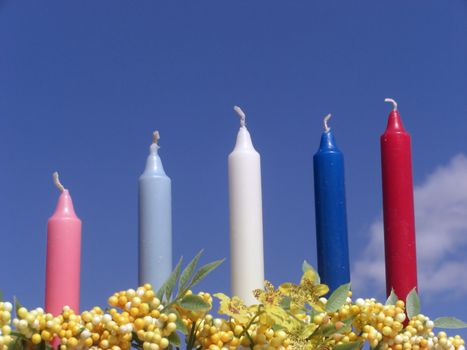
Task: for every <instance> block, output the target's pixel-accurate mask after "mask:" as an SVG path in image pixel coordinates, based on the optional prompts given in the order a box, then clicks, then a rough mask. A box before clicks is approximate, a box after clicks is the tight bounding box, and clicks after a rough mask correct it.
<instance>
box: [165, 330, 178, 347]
mask: <svg viewBox="0 0 467 350" xmlns="http://www.w3.org/2000/svg"><path fill="white" fill-rule="evenodd" d="M167 339H168V340H169V342H170V343H171V344H173V345H175V346H180V337H179V335H178V334H177V332H173V333H171V334H170V335H169V336H168V337H167Z"/></svg>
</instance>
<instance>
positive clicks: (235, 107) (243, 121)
mask: <svg viewBox="0 0 467 350" xmlns="http://www.w3.org/2000/svg"><path fill="white" fill-rule="evenodd" d="M233 109H234V111H235V112H237V114H238V116H239V117H240V126H241V127H244V126H245V124H246V123H245V119H246V115H245V113H244V112H243V111H242V109H241V108H240V107H238V106H234V108H233Z"/></svg>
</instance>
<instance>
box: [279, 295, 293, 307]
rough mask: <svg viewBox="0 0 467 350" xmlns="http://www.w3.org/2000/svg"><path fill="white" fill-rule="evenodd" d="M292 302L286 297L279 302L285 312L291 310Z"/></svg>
mask: <svg viewBox="0 0 467 350" xmlns="http://www.w3.org/2000/svg"><path fill="white" fill-rule="evenodd" d="M290 302H291V299H290V297H288V296H285V297H283V298H282V299H281V301H280V302H279V306H280V307H281V308H283V309H284V310H290Z"/></svg>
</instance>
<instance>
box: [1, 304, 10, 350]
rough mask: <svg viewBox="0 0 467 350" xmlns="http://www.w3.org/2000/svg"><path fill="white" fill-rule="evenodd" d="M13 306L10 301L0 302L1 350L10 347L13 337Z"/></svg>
mask: <svg viewBox="0 0 467 350" xmlns="http://www.w3.org/2000/svg"><path fill="white" fill-rule="evenodd" d="M12 308H13V306H12V305H11V303H9V302H0V350H6V349H8V344H10V342H11V340H12V337H11V336H10V334H11V326H10V324H11V310H12Z"/></svg>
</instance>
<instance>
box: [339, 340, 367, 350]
mask: <svg viewBox="0 0 467 350" xmlns="http://www.w3.org/2000/svg"><path fill="white" fill-rule="evenodd" d="M362 344H363V343H362V342H361V341H354V342H351V343H345V344H339V345H336V346H334V347H333V350H355V349H360V348H361V347H362Z"/></svg>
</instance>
